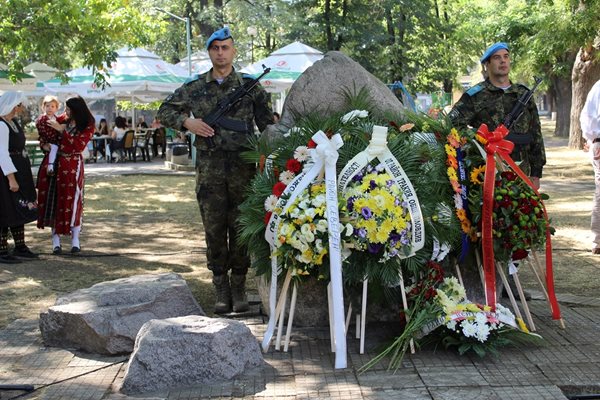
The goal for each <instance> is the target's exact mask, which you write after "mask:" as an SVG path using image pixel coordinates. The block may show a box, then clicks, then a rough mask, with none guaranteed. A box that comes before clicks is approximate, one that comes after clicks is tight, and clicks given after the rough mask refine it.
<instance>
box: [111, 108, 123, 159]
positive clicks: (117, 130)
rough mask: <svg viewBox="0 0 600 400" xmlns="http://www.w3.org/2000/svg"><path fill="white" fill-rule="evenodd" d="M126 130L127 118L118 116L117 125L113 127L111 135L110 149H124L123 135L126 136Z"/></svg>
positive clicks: (119, 150)
mask: <svg viewBox="0 0 600 400" xmlns="http://www.w3.org/2000/svg"><path fill="white" fill-rule="evenodd" d="M125 132H127V120H126V119H125V117H121V116H118V117H117V118H115V127H114V128H113V130H112V132H111V134H110V137H111V139H112V140H111V143H110V149H111V151H113V152H114V151H117V153H118V152H121V151H122V150H123V144H124V143H123V137H124V136H125Z"/></svg>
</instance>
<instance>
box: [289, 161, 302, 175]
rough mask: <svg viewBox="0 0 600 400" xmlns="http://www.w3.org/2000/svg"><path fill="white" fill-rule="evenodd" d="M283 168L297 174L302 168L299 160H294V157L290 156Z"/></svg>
mask: <svg viewBox="0 0 600 400" xmlns="http://www.w3.org/2000/svg"><path fill="white" fill-rule="evenodd" d="M285 168H287V169H288V171H292V172H293V173H295V174H297V173H298V172H300V171H301V170H302V164H300V161H298V160H296V159H295V158H290V159H289V160H287V162H286V163H285Z"/></svg>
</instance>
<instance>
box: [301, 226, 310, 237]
mask: <svg viewBox="0 0 600 400" xmlns="http://www.w3.org/2000/svg"><path fill="white" fill-rule="evenodd" d="M311 231H312V229H311V227H310V225H309V224H304V225H302V226H301V227H300V232H302V234H303V235H306V234H307V233H309V232H311Z"/></svg>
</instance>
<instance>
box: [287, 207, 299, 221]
mask: <svg viewBox="0 0 600 400" xmlns="http://www.w3.org/2000/svg"><path fill="white" fill-rule="evenodd" d="M288 213H289V214H290V217H291V218H294V219H296V218H298V217H300V209H299V208H297V207H294V209H293V210H288Z"/></svg>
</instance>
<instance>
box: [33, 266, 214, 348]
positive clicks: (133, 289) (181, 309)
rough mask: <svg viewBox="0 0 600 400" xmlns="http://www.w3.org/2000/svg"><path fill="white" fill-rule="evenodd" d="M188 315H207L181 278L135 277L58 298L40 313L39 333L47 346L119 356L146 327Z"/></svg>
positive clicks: (165, 276) (103, 283)
mask: <svg viewBox="0 0 600 400" xmlns="http://www.w3.org/2000/svg"><path fill="white" fill-rule="evenodd" d="M184 315H205V313H204V311H203V310H202V308H201V307H200V306H199V305H198V303H197V302H196V300H195V299H194V296H193V295H192V292H191V291H190V289H189V287H188V286H187V283H186V282H185V280H184V279H183V278H182V277H181V276H180V275H179V274H175V273H165V274H159V275H150V274H149V275H137V276H132V277H129V278H123V279H117V280H114V281H109V282H102V283H98V284H96V285H94V286H92V287H90V288H87V289H81V290H77V291H75V292H73V293H70V294H67V295H65V296H61V297H59V298H58V299H57V300H56V304H55V305H54V306H52V307H50V308H49V309H48V310H47V311H46V312H43V313H41V314H40V330H41V333H42V338H43V340H44V343H45V344H46V345H48V346H56V347H63V348H77V349H81V350H84V351H88V352H91V353H98V354H121V353H130V352H131V351H133V345H134V343H135V338H136V335H137V333H138V331H139V330H140V328H141V327H142V325H144V324H145V323H146V322H148V321H150V320H152V319H163V318H171V317H180V316H184Z"/></svg>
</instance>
